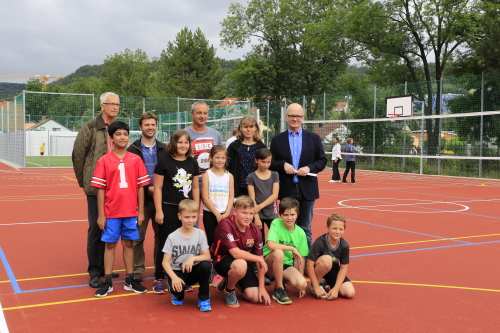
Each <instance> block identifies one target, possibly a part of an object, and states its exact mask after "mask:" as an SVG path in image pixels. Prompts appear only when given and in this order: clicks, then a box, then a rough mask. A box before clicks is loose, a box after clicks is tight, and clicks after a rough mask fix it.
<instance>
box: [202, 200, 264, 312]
mask: <svg viewBox="0 0 500 333" xmlns="http://www.w3.org/2000/svg"><path fill="white" fill-rule="evenodd" d="M254 211H255V203H254V202H253V200H252V199H251V198H250V197H249V196H246V195H242V196H240V197H238V199H236V201H235V203H234V215H233V216H230V217H226V218H224V219H222V220H221V221H220V222H219V225H218V226H217V228H216V229H215V233H214V243H213V244H212V247H211V248H210V252H211V253H212V261H213V263H214V265H215V270H216V271H217V273H218V274H220V275H221V276H223V277H224V279H223V280H222V281H221V282H220V283H219V285H218V286H217V290H218V291H224V297H225V299H226V305H227V306H229V307H232V308H236V307H239V306H240V305H239V303H238V299H237V298H236V293H235V287H236V285H238V288H239V289H240V290H241V292H242V293H243V296H244V297H245V298H246V299H247V300H248V301H250V302H253V303H259V302H264V304H266V305H269V304H271V298H270V297H269V294H268V293H267V291H266V289H265V287H264V274H265V273H266V272H267V265H266V262H265V260H264V257H263V256H262V233H261V231H260V229H259V228H258V227H257V226H256V225H255V224H254V223H252V221H253V215H254ZM253 263H256V265H257V275H255V272H254V265H253Z"/></svg>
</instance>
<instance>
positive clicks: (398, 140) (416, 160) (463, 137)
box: [0, 73, 500, 178]
mask: <svg viewBox="0 0 500 333" xmlns="http://www.w3.org/2000/svg"><path fill="white" fill-rule="evenodd" d="M410 94H412V95H414V97H415V99H416V100H418V101H421V103H415V104H414V106H413V115H414V116H415V117H413V118H398V119H396V120H395V119H392V120H388V119H387V118H386V98H387V97H393V96H403V95H410ZM499 95H500V73H489V74H484V75H478V76H468V77H460V78H453V79H447V80H442V81H433V82H418V83H405V84H401V85H396V86H389V87H372V88H369V89H362V90H356V91H346V92H336V93H329V94H326V93H325V94H321V95H315V96H302V97H295V98H284V99H282V100H269V101H265V102H261V103H250V102H229V101H227V100H224V101H218V100H204V101H205V102H206V103H207V104H208V105H209V107H210V115H209V122H208V126H210V127H212V128H215V129H217V130H218V131H219V132H220V133H221V136H222V139H223V141H225V140H227V139H228V138H229V137H230V136H231V132H232V131H233V130H234V129H235V128H236V126H237V123H238V121H239V119H240V118H241V116H242V115H244V114H253V115H256V116H259V117H260V119H261V128H262V130H263V136H264V140H265V142H266V144H268V145H269V143H270V141H271V138H272V137H273V136H274V135H275V134H276V133H279V132H281V131H284V130H285V129H286V122H285V118H284V111H285V110H286V107H287V106H288V105H290V104H291V103H299V104H301V105H302V106H303V107H304V110H305V119H306V121H305V122H304V128H306V129H308V130H311V131H314V132H316V133H318V134H319V135H320V136H321V137H322V138H323V143H324V146H325V151H327V152H329V151H331V146H332V143H331V142H332V138H333V137H334V136H339V137H340V138H342V140H343V138H345V137H353V138H354V139H355V145H356V147H357V151H358V153H359V154H362V156H359V157H358V159H357V161H358V167H359V168H365V169H373V170H385V171H400V172H401V171H402V172H417V173H426V174H449V175H461V176H479V177H491V178H498V172H496V171H495V170H500V168H498V166H499V165H498V164H499V162H498V159H499V156H500V154H499V147H500V144H499V136H500V128H499V126H500V125H499V119H498V117H499V115H498V114H496V113H495V112H492V111H498V110H500V98H499ZM194 101H195V100H192V99H184V98H142V97H127V96H121V97H120V104H121V107H120V114H119V117H117V118H116V119H117V120H121V121H124V122H126V123H128V124H129V126H130V129H131V139H132V140H133V139H136V138H137V137H139V136H140V131H139V127H138V118H139V116H140V115H141V114H142V113H143V112H145V111H152V112H154V113H155V114H156V115H157V116H158V119H159V121H158V139H159V140H161V141H163V142H166V141H168V138H169V137H170V134H171V133H172V132H173V131H174V130H176V129H178V128H184V127H186V126H188V125H189V124H190V123H191V117H190V110H191V105H192V103H193V102H194ZM422 110H423V112H422ZM100 112H101V111H100V101H99V96H97V95H84V94H56V93H35V92H24V93H23V94H22V95H20V96H18V97H17V98H16V99H15V100H14V101H12V102H9V103H8V105H7V106H4V107H2V108H1V124H0V126H1V127H0V130H1V134H0V147H1V148H2V150H1V152H0V158H1V159H2V160H4V161H7V162H10V163H13V164H15V165H19V166H25V165H26V166H29V165H32V166H46V165H59V166H61V165H67V164H65V163H71V161H70V159H69V158H68V156H63V155H67V154H68V151H70V150H71V149H72V142H73V141H72V140H74V137H75V136H76V133H77V131H78V130H79V128H80V127H81V126H82V125H83V124H84V123H86V122H87V121H88V120H90V119H92V118H94V117H95V116H96V115H98V114H99V113H100ZM475 112H478V113H482V114H476V115H473V114H471V113H475ZM42 143H46V148H45V149H46V151H45V154H44V155H45V156H44V157H43V158H40V156H39V150H40V146H41V145H42ZM410 155H413V156H410ZM415 156H418V157H415ZM64 159H66V162H65V161H64ZM61 160H62V161H61ZM68 161H69V162H68Z"/></svg>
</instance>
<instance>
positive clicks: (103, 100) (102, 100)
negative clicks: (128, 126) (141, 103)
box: [100, 92, 120, 104]
mask: <svg viewBox="0 0 500 333" xmlns="http://www.w3.org/2000/svg"><path fill="white" fill-rule="evenodd" d="M108 96H116V97H117V98H118V99H119V98H120V96H118V95H117V94H115V93H112V92H105V93H104V94H102V95H101V97H100V99H101V104H104V103H106V101H107V100H108Z"/></svg>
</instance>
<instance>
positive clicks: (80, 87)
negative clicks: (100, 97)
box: [69, 76, 104, 94]
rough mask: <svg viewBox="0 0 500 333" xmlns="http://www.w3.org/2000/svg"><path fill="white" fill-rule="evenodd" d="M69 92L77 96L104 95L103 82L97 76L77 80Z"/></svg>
mask: <svg viewBox="0 0 500 333" xmlns="http://www.w3.org/2000/svg"><path fill="white" fill-rule="evenodd" d="M69 92H72V93H77V94H102V93H103V92H104V87H103V81H102V79H99V78H97V77H95V76H89V77H78V78H75V79H74V81H73V83H72V84H71V85H70V87H69Z"/></svg>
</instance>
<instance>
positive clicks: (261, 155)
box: [255, 148, 273, 160]
mask: <svg viewBox="0 0 500 333" xmlns="http://www.w3.org/2000/svg"><path fill="white" fill-rule="evenodd" d="M269 156H273V154H272V153H271V151H270V150H269V149H267V148H260V149H258V150H257V151H256V152H255V159H256V160H265V159H266V158H268V157H269Z"/></svg>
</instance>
